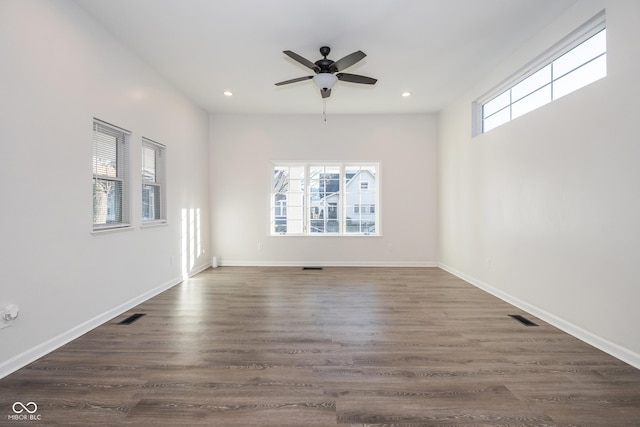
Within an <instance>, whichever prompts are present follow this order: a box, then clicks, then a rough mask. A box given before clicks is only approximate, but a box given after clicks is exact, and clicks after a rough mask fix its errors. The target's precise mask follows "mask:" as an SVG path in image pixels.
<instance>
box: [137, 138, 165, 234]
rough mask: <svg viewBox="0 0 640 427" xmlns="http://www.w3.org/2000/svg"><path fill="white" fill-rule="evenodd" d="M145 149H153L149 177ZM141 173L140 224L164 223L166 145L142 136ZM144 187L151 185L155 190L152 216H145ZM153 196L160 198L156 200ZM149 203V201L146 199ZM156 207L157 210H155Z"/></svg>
mask: <svg viewBox="0 0 640 427" xmlns="http://www.w3.org/2000/svg"><path fill="white" fill-rule="evenodd" d="M145 149H146V150H153V152H154V167H155V174H154V175H153V177H151V176H150V175H149V174H148V173H145V164H144V162H145V153H144V151H145ZM141 155H142V157H141V168H140V169H141V173H142V177H141V178H142V185H141V187H140V188H141V198H140V202H141V218H142V225H143V226H145V225H156V224H164V223H166V222H167V217H166V187H167V186H166V155H167V147H166V146H165V145H163V144H160V143H158V142H156V141H153V140H151V139H149V138H145V137H143V138H142V147H141ZM145 187H153V188H154V189H155V191H154V192H153V193H152V194H153V196H154V200H153V205H154V217H153V218H146V217H145V215H144V214H145V194H147V192H146V189H145ZM155 197H158V198H159V199H160V200H158V201H156V200H155ZM147 203H149V201H147ZM156 209H157V212H156Z"/></svg>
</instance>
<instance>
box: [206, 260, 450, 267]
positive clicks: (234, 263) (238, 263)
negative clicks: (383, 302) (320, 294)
mask: <svg viewBox="0 0 640 427" xmlns="http://www.w3.org/2000/svg"><path fill="white" fill-rule="evenodd" d="M219 265H220V266H221V267H439V265H438V263H437V262H428V261H427V262H422V261H391V262H389V261H324V262H321V261H261V260H254V261H244V260H220V261H219Z"/></svg>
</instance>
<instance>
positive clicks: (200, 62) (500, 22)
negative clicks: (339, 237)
mask: <svg viewBox="0 0 640 427" xmlns="http://www.w3.org/2000/svg"><path fill="white" fill-rule="evenodd" d="M576 1H577V0H324V1H321V2H319V1H313V2H312V1H309V0H269V1H266V0H108V1H107V0H76V2H77V3H78V4H79V5H80V6H81V7H82V8H83V9H84V10H86V11H87V12H88V13H89V14H90V15H92V16H93V17H94V18H95V19H96V20H98V21H99V22H100V23H101V24H102V25H103V26H104V27H105V28H106V29H107V30H108V31H109V32H111V33H112V34H113V35H114V36H116V37H117V38H119V39H120V40H121V41H122V42H124V43H125V44H126V45H128V46H129V47H130V48H131V49H133V51H135V52H136V53H137V54H138V55H139V56H140V57H142V58H143V59H144V60H145V61H146V62H147V63H149V64H150V65H151V66H153V67H154V68H155V69H156V70H157V71H158V72H159V73H160V74H161V75H162V76H164V77H165V78H166V79H167V80H169V81H170V82H171V83H172V84H174V85H175V86H176V87H177V88H179V89H180V90H181V91H182V92H183V93H184V94H186V96H188V97H189V98H190V99H192V100H193V101H194V102H196V103H197V104H199V105H200V106H201V107H202V108H203V109H205V110H206V111H208V112H211V113H266V114H287V113H321V112H322V110H323V102H322V98H321V96H320V93H319V91H318V89H316V87H315V86H314V84H313V83H312V81H304V82H301V83H295V84H291V85H287V86H281V87H276V86H275V85H274V83H276V82H279V81H283V80H288V79H291V78H295V77H301V76H305V75H311V74H313V72H312V71H311V70H310V69H308V68H306V67H304V66H302V65H300V64H299V63H297V62H295V61H293V60H291V59H290V58H289V57H287V56H286V55H284V54H283V53H282V51H283V50H292V51H294V52H296V53H298V54H299V55H302V56H303V57H305V58H307V59H309V60H311V61H312V62H315V61H317V60H318V59H320V58H321V56H320V53H319V48H320V47H321V46H323V45H326V46H329V47H331V49H332V50H331V54H330V55H329V59H333V60H334V61H335V60H338V59H340V58H342V57H343V56H346V55H348V54H350V53H352V52H354V51H357V50H362V51H363V52H365V53H366V54H367V57H366V58H365V59H363V60H362V61H360V62H359V63H357V64H355V65H354V66H352V67H350V68H348V69H347V70H345V71H346V72H348V73H354V74H362V75H366V76H370V77H374V78H377V79H378V83H377V84H376V85H375V86H367V85H358V84H353V83H347V82H338V83H337V84H336V86H335V87H334V89H333V91H332V94H331V97H330V98H329V99H328V100H327V103H326V110H327V113H329V114H343V113H366V114H390V113H391V114H393V113H423V112H437V111H439V110H440V109H442V108H443V107H444V106H445V105H447V103H448V102H450V101H451V100H452V99H454V98H455V97H457V96H459V95H461V94H462V93H464V91H465V90H467V89H469V88H470V87H471V86H472V85H473V84H474V82H476V81H477V80H479V79H480V78H481V77H482V76H483V75H484V74H485V73H486V72H487V71H488V70H491V68H492V67H493V66H494V64H496V63H498V62H500V61H501V60H502V59H503V58H505V57H506V56H507V55H508V54H510V53H511V52H513V50H514V49H516V48H517V46H519V45H520V44H521V43H522V42H523V41H525V40H527V39H528V38H530V37H531V36H533V35H534V34H535V33H536V32H538V31H539V30H540V29H541V28H543V27H544V26H546V25H548V24H549V23H550V22H551V21H552V20H553V19H554V18H555V17H556V16H557V15H558V14H560V13H561V12H562V11H564V10H565V9H567V8H568V7H569V6H571V5H572V4H573V3H575V2H576ZM505 77H506V76H505ZM225 90H230V91H233V94H234V95H233V97H226V96H224V95H223V92H224V91H225ZM405 90H409V91H411V92H412V93H413V95H412V96H411V97H409V98H403V97H402V96H401V93H402V92H403V91H405Z"/></svg>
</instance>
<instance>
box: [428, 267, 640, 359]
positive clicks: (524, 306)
mask: <svg viewBox="0 0 640 427" xmlns="http://www.w3.org/2000/svg"><path fill="white" fill-rule="evenodd" d="M439 267H440V268H441V269H443V270H445V271H447V272H449V273H451V274H453V275H454V276H457V277H459V278H460V279H462V280H464V281H465V282H468V283H470V284H472V285H474V286H476V287H478V288H480V289H482V290H484V291H486V292H488V293H490V294H491V295H493V296H495V297H497V298H500V299H501V300H503V301H505V302H508V303H509V304H512V305H514V306H516V307H518V308H519V309H521V310H524V311H526V312H527V313H530V314H532V315H534V316H536V317H537V318H539V319H541V320H544V321H545V322H547V323H549V324H550V325H553V326H555V327H556V328H558V329H560V330H562V331H564V332H566V333H568V334H569V335H572V336H574V337H576V338H578V339H579V340H581V341H584V342H586V343H587V344H589V345H592V346H594V347H596V348H598V349H600V350H602V351H604V352H605V353H607V354H609V355H611V356H613V357H615V358H617V359H619V360H622V361H623V362H625V363H628V364H629V365H631V366H633V367H635V368H638V369H640V354H638V353H635V352H633V351H631V350H629V349H627V348H625V347H622V346H620V345H618V344H616V343H613V342H611V341H609V340H607V339H606V338H603V337H600V336H598V335H595V334H594V333H592V332H589V331H587V330H585V329H583V328H581V327H579V326H576V325H574V324H573V323H571V322H568V321H566V320H565V319H562V318H561V317H558V316H556V315H554V314H552V313H549V312H548V311H545V310H543V309H541V308H539V307H536V306H534V305H531V304H529V303H527V302H525V301H522V300H520V299H518V298H515V297H513V296H511V295H509V294H507V293H505V292H502V291H501V290H499V289H496V288H494V287H493V286H491V285H489V284H487V283H484V282H482V281H481V280H477V279H476V278H474V277H471V276H468V275H467V274H465V273H463V272H461V271H458V270H456V269H455V268H453V267H450V266H448V265H446V264H442V263H439Z"/></svg>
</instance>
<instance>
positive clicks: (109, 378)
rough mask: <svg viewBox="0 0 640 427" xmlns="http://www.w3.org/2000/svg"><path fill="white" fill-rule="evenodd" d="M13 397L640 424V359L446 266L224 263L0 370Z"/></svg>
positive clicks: (340, 414)
mask: <svg viewBox="0 0 640 427" xmlns="http://www.w3.org/2000/svg"><path fill="white" fill-rule="evenodd" d="M133 313H146V316H144V317H142V318H140V319H139V320H138V321H136V322H134V323H132V324H131V325H118V322H120V321H121V320H123V319H125V318H126V317H128V316H129V315H131V314H133ZM509 314H522V315H524V316H525V317H527V318H528V319H530V320H532V321H534V322H535V323H537V324H538V325H539V326H537V327H526V326H524V325H522V324H520V323H519V322H517V321H516V320H514V319H512V318H510V317H508V315H509ZM14 402H23V403H27V402H35V403H36V404H37V405H38V410H37V414H36V415H38V416H39V418H40V421H34V423H37V425H48V426H56V425H60V426H76V425H77V426H88V425H91V426H96V425H109V426H117V425H133V426H164V425H184V426H199V425H206V426H248V427H250V426H264V427H275V426H280V427H282V426H345V427H347V426H348V427H352V426H398V427H410V426H492V427H493V426H640V371H639V370H637V369H635V368H633V367H631V366H629V365H627V364H625V363H623V362H621V361H618V360H617V359H615V358H613V357H611V356H609V355H607V354H604V353H603V352H601V351H599V350H597V349H595V348H593V347H591V346H589V345H587V344H585V343H583V342H581V341H579V340H577V339H575V338H573V337H571V336H569V335H567V334H565V333H563V332H561V331H559V330H557V329H556V328H554V327H552V326H550V325H548V324H546V323H545V322H543V321H541V320H540V319H536V318H534V317H533V316H531V315H529V314H527V313H523V312H521V311H520V310H518V309H516V308H514V307H513V306H510V305H509V304H506V303H504V302H502V301H500V300H498V299H496V298H495V297H493V296H491V295H488V294H486V293H484V292H483V291H481V290H479V289H477V288H475V287H473V286H471V285H469V284H467V283H465V282H464V281H462V280H460V279H458V278H456V277H454V276H452V275H450V274H448V273H447V272H445V271H442V270H440V269H437V268H325V269H324V270H321V271H316V270H307V271H305V270H301V269H300V268H257V267H255V268H244V267H223V268H218V269H215V270H213V269H209V270H206V271H204V272H203V273H201V274H199V275H197V276H196V277H194V278H192V279H190V280H188V281H186V282H184V283H182V284H180V285H178V286H176V287H174V288H172V289H170V290H168V291H166V292H164V293H162V294H161V295H159V296H157V297H155V298H153V299H151V300H149V301H147V302H145V303H143V304H141V305H140V306H138V307H136V308H135V309H133V310H131V311H130V312H128V313H125V314H123V315H122V316H119V317H118V318H116V319H113V321H111V322H108V323H107V324H104V325H102V326H100V327H98V328H96V329H95V330H93V331H91V332H89V333H87V334H86V335H84V336H82V337H81V338H79V339H77V340H75V341H74V342H72V343H70V344H68V345H66V346H64V347H62V348H60V349H58V350H56V351H54V352H53V353H51V354H49V355H47V356H45V357H43V358H42V359H40V360H38V361H36V362H34V363H33V364H31V365H29V366H27V367H25V368H24V369H22V370H20V371H18V372H16V373H14V374H12V375H10V376H8V377H6V378H4V379H2V380H0V425H31V424H29V421H28V420H27V421H16V420H12V419H10V418H9V415H11V414H13V411H12V409H11V407H12V405H13V403H14ZM25 414H26V413H25Z"/></svg>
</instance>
